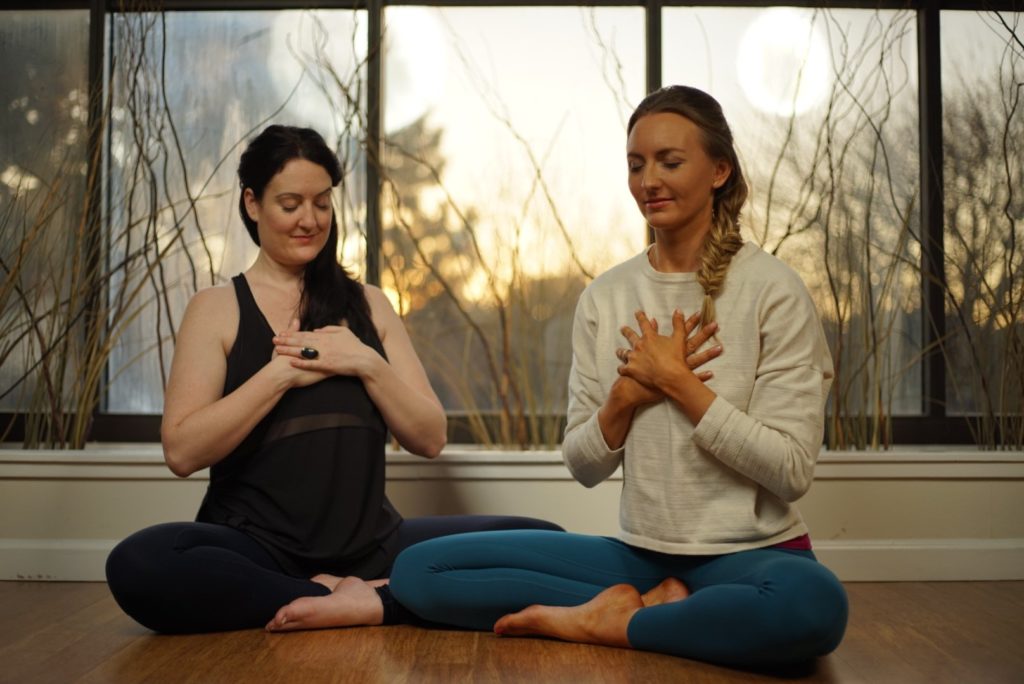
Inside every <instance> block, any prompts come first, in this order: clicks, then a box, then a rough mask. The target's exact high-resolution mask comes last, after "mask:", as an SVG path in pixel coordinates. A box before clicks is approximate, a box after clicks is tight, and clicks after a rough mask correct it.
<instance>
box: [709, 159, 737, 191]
mask: <svg viewBox="0 0 1024 684" xmlns="http://www.w3.org/2000/svg"><path fill="white" fill-rule="evenodd" d="M731 175H732V164H730V163H729V162H728V161H727V160H725V159H719V160H718V161H716V162H715V168H714V169H713V170H712V173H711V189H712V190H717V189H718V188H720V187H722V186H723V185H725V182H726V181H727V180H729V176H731Z"/></svg>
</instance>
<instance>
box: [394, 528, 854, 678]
mask: <svg viewBox="0 0 1024 684" xmlns="http://www.w3.org/2000/svg"><path fill="white" fill-rule="evenodd" d="M666 577H676V578H678V579H680V580H681V581H682V582H683V583H684V584H685V585H686V586H687V587H688V588H689V590H690V592H691V595H690V596H689V597H687V598H686V599H684V600H682V601H678V602H674V603H666V604H662V605H659V606H652V607H650V608H642V609H640V610H639V611H637V613H636V614H635V615H634V616H633V618H632V620H631V621H630V623H629V627H628V630H627V636H628V639H629V643H630V644H631V645H632V646H633V647H634V648H638V649H643V650H647V651H656V652H659V653H668V654H671V655H676V656H682V657H685V658H692V659H695V660H703V661H708V662H714V663H719V664H723V665H729V666H734V667H763V666H769V667H770V666H789V665H794V664H797V663H804V662H807V661H809V660H810V659H812V658H815V657H817V656H821V655H824V654H826V653H829V652H830V651H832V650H833V649H835V647H836V646H837V645H838V644H839V641H840V640H841V639H842V636H843V632H844V631H845V629H846V619H847V601H846V592H845V590H844V589H843V586H842V585H841V584H840V583H839V580H837V579H836V577H835V575H833V574H832V573H831V572H829V570H828V569H826V568H825V567H824V566H823V565H821V564H819V563H818V562H817V561H816V560H815V558H814V554H813V553H812V552H810V551H793V550H783V549H774V548H767V549H755V550H751V551H741V552H738V553H732V554H726V555H719V556H679V555H672V554H665V553H657V552H654V551H647V550H645V549H639V548H636V547H633V546H629V545H628V544H625V543H623V542H621V541H619V540H616V539H611V538H607V537H592V536H585V535H578V534H569V533H559V534H552V533H550V532H544V531H527V530H521V531H506V532H481V533H472V534H465V535H459V536H456V537H446V538H440V539H433V540H430V541H427V542H424V543H422V544H419V545H417V546H414V547H411V548H409V549H406V550H405V551H403V552H402V553H401V554H399V556H398V559H397V560H396V561H395V565H394V568H393V569H392V572H391V591H392V593H393V594H394V597H395V598H396V599H397V600H398V601H399V602H400V603H401V604H403V605H404V606H405V607H406V608H407V609H409V610H411V611H412V612H413V613H415V614H417V615H419V616H420V617H421V618H423V619H425V620H430V621H436V622H443V623H447V624H450V625H454V626H458V627H464V628H470V629H478V630H489V629H491V628H492V626H493V625H494V623H495V622H496V621H497V620H498V618H500V617H502V616H503V615H506V614H508V613H513V612H517V611H519V610H522V609H523V608H526V607H527V606H530V605H533V604H542V605H549V606H575V605H579V604H581V603H585V602H586V601H589V600H590V599H592V598H593V597H594V596H596V595H597V594H598V593H600V592H601V591H603V590H604V589H606V588H608V587H610V586H612V585H615V584H621V583H626V584H631V585H633V586H634V587H636V588H637V589H638V590H639V591H640V592H641V593H643V592H646V591H648V590H649V589H651V588H653V587H654V586H656V585H658V584H659V583H660V582H661V581H662V580H664V579H665V578H666Z"/></svg>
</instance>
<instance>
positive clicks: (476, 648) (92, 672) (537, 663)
mask: <svg viewBox="0 0 1024 684" xmlns="http://www.w3.org/2000/svg"><path fill="white" fill-rule="evenodd" d="M847 589H848V591H849V595H850V613H851V614H850V624H849V627H848V629H847V633H846V639H845V640H844V641H843V643H842V645H841V646H840V647H839V649H838V650H837V651H836V652H835V653H833V654H832V655H830V656H828V657H826V658H823V659H821V660H820V661H819V662H817V663H815V664H814V665H813V668H808V669H807V670H805V671H802V672H786V673H773V674H765V673H754V672H742V671H735V670H729V669H725V668H720V667H715V666H712V665H705V664H703V663H697V662H692V661H687V660H683V659H681V658H673V657H671V656H663V655H657V654H652V653H639V652H635V651H629V650H622V649H614V648H602V647H596V646H582V645H578V644H566V643H560V642H554V641H547V640H541V639H511V638H501V639H499V638H497V637H494V636H493V635H491V634H485V633H474V632H454V631H451V632H449V631H431V630H424V629H417V628H413V627H404V626H399V627H370V628H355V629H342V630H327V631H321V632H304V633H296V634H285V635H271V634H267V633H265V632H263V631H261V630H251V631H245V632H232V633H227V634H217V635H199V636H157V635H154V634H153V633H151V632H148V631H147V630H145V629H143V628H142V627H140V626H138V625H137V624H135V623H134V622H133V621H132V620H131V619H130V618H128V617H127V616H125V615H124V614H123V613H121V611H120V610H119V609H118V607H117V605H116V604H115V603H114V601H113V599H112V598H111V597H110V594H109V592H108V591H107V588H106V585H104V584H98V583H43V582H40V583H33V582H0V682H4V683H7V682H11V683H12V684H13V683H17V684H32V683H34V682H59V683H61V684H63V683H65V682H68V683H70V682H102V683H104V684H119V683H121V682H157V683H163V682H169V683H174V682H201V683H204V684H205V683H218V682H246V683H247V684H248V683H252V684H259V683H261V682H279V681H280V682H285V681H287V682H300V683H304V682H389V683H390V682H415V683H417V684H419V683H426V682H524V683H525V682H531V683H534V682H641V683H643V684H653V683H655V682H669V681H671V682H763V681H778V679H779V678H780V677H781V678H784V679H787V680H790V681H793V680H796V681H813V682H867V683H870V684H887V683H889V682H892V683H893V684H913V683H914V682H927V683H928V684H941V683H943V682H955V683H956V684H961V683H967V684H971V683H974V682H978V683H984V684H992V683H998V682H1013V683H1015V684H1019V683H1020V682H1024V582H947V583H894V584H872V583H862V584H849V585H847Z"/></svg>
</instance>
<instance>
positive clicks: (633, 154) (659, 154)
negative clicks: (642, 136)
mask: <svg viewBox="0 0 1024 684" xmlns="http://www.w3.org/2000/svg"><path fill="white" fill-rule="evenodd" d="M672 153H675V154H686V150H685V149H683V148H682V147H665V148H662V149H660V150H658V151H657V152H655V153H654V158H655V159H662V158H663V157H667V156H668V155H669V154H672ZM643 156H644V155H642V154H640V153H639V152H626V158H627V159H629V158H630V157H637V158H639V159H643Z"/></svg>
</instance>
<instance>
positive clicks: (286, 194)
mask: <svg viewBox="0 0 1024 684" xmlns="http://www.w3.org/2000/svg"><path fill="white" fill-rule="evenodd" d="M332 189H333V187H329V188H327V189H326V190H321V191H320V192H318V193H316V194H315V195H313V196H314V197H322V196H324V195H327V194H329V193H330V192H331V190H332ZM291 197H298V198H299V199H302V197H303V195H302V193H299V192H279V193H277V194H276V195H274V199H286V198H291Z"/></svg>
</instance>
